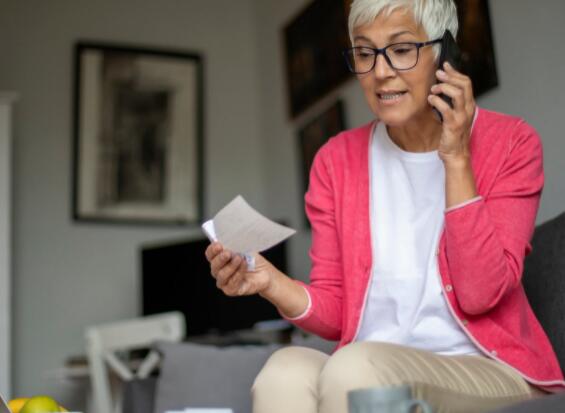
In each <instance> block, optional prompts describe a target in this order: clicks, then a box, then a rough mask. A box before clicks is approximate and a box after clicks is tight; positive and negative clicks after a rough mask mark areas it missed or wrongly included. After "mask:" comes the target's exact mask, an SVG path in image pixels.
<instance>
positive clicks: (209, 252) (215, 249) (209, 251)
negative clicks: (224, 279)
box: [204, 242, 224, 261]
mask: <svg viewBox="0 0 565 413" xmlns="http://www.w3.org/2000/svg"><path fill="white" fill-rule="evenodd" d="M223 249H224V248H223V247H222V244H220V243H219V242H213V243H211V244H210V245H208V248H206V252H205V253H204V254H205V255H206V259H207V260H208V261H212V260H213V259H214V257H215V256H216V255H218V254H219V253H220V252H222V250H223Z"/></svg>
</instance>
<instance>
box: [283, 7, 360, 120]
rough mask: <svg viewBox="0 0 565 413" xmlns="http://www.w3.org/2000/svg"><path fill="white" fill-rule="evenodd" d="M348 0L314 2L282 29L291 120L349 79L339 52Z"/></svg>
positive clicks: (345, 44) (346, 43)
mask: <svg viewBox="0 0 565 413" xmlns="http://www.w3.org/2000/svg"><path fill="white" fill-rule="evenodd" d="M350 3H351V0H314V1H312V2H310V3H309V4H308V5H307V6H306V7H305V8H304V9H303V10H302V11H301V12H300V13H299V14H298V15H297V16H296V17H295V18H294V19H293V20H292V21H290V22H289V23H288V24H287V25H286V26H285V27H284V29H283V32H284V33H283V34H284V45H285V58H286V59H285V60H286V78H287V89H288V104H289V112H290V116H291V118H296V117H297V116H298V115H299V114H300V113H302V112H303V111H304V110H306V109H307V108H309V107H310V106H311V105H312V104H314V103H315V102H317V101H318V100H319V99H321V98H322V97H323V96H325V95H327V94H328V93H329V92H331V91H332V90H333V89H335V88H336V87H337V86H339V85H341V84H342V83H344V82H345V81H347V80H349V79H351V78H352V75H351V73H350V72H349V70H348V69H347V66H346V64H345V62H344V61H343V57H342V55H341V51H342V50H343V49H345V48H347V47H349V44H350V41H349V34H348V30H347V15H348V13H349V8H350Z"/></svg>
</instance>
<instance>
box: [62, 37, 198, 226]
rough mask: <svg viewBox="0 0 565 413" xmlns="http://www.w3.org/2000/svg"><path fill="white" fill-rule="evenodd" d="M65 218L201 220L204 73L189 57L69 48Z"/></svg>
mask: <svg viewBox="0 0 565 413" xmlns="http://www.w3.org/2000/svg"><path fill="white" fill-rule="evenodd" d="M74 63H75V84H74V145H73V155H74V159H73V201H72V202H73V205H72V210H73V218H74V219H75V220H80V221H102V222H129V223H155V224H183V225H184V224H191V223H200V222H201V221H202V216H203V211H202V210H203V201H202V200H203V176H202V175H203V159H204V157H203V136H202V135H203V101H202V100H203V96H202V94H203V68H202V58H201V56H200V55H198V54H196V53H188V52H182V51H173V50H155V49H145V48H138V47H129V46H120V45H110V44H101V43H92V42H80V43H78V44H77V45H76V46H75V56H74Z"/></svg>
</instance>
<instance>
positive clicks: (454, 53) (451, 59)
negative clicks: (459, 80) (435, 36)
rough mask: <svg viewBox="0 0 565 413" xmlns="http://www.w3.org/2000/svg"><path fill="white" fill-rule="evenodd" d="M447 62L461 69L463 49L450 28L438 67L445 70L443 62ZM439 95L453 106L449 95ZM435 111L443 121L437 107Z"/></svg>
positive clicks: (446, 32) (444, 39) (445, 36)
mask: <svg viewBox="0 0 565 413" xmlns="http://www.w3.org/2000/svg"><path fill="white" fill-rule="evenodd" d="M445 62H448V63H449V64H450V65H451V66H452V67H453V68H454V69H455V70H457V71H458V72H460V71H461V50H459V46H457V42H456V41H455V38H454V37H453V35H452V34H451V32H450V31H449V30H446V31H445V33H444V34H443V38H442V40H441V52H440V55H439V61H438V69H442V70H443V64H444V63H445ZM438 96H439V97H440V98H442V99H443V100H444V101H445V102H447V104H448V105H449V106H451V107H453V102H452V100H451V98H450V97H449V96H447V95H444V94H443V93H442V94H440V95H438ZM434 112H435V113H436V114H437V116H438V117H439V120H440V121H442V122H443V116H441V112H440V111H439V110H437V109H436V108H434Z"/></svg>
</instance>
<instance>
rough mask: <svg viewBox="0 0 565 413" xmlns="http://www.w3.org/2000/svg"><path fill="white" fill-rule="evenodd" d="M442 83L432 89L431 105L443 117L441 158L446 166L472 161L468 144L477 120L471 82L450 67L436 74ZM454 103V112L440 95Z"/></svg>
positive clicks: (445, 66)
mask: <svg viewBox="0 0 565 413" xmlns="http://www.w3.org/2000/svg"><path fill="white" fill-rule="evenodd" d="M436 75H437V78H438V79H439V81H440V83H438V84H435V85H434V86H432V89H431V92H432V94H431V95H430V96H429V97H428V100H429V102H430V104H432V105H433V106H434V107H435V108H436V109H437V110H439V111H440V112H441V114H442V116H443V132H442V136H441V140H440V144H439V148H438V154H439V156H440V158H441V159H442V161H444V162H459V161H460V160H462V159H464V160H468V158H469V157H470V152H469V142H470V139H471V128H472V126H473V118H474V116H475V107H476V105H475V98H474V96H473V85H472V83H471V79H470V78H469V77H468V76H465V75H464V74H462V73H459V72H458V71H456V70H455V69H454V68H453V67H452V66H451V65H450V64H449V63H447V62H446V63H445V65H444V70H438V71H437V72H436ZM439 94H445V95H447V96H449V97H450V98H451V99H452V102H453V108H452V107H450V106H449V104H448V103H446V102H445V101H444V100H443V99H441V98H440V97H439V96H438V95H439Z"/></svg>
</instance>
